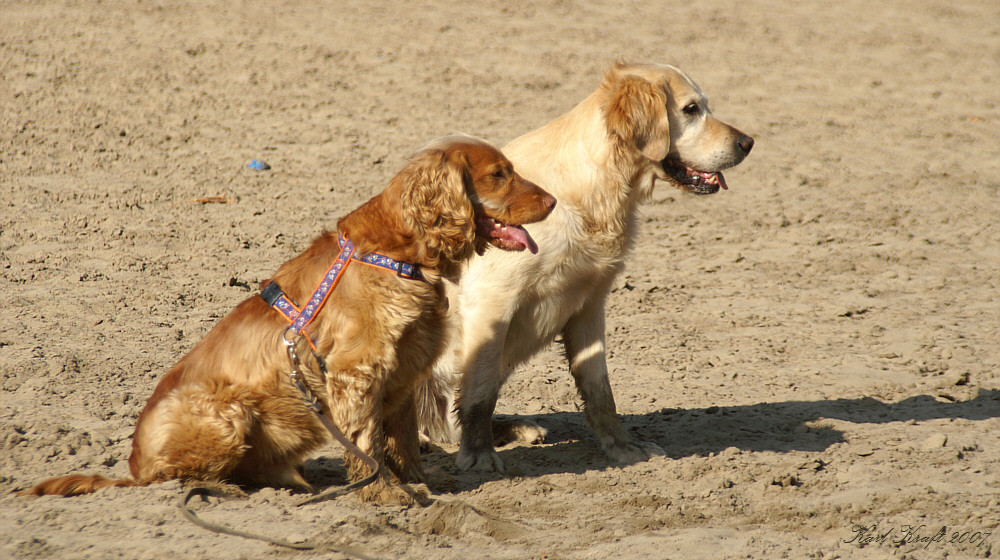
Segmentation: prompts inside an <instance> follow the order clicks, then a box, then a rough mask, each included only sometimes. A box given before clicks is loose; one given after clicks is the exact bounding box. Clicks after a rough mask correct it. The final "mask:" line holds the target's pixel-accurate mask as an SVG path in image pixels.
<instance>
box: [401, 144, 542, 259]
mask: <svg viewBox="0 0 1000 560" xmlns="http://www.w3.org/2000/svg"><path fill="white" fill-rule="evenodd" d="M397 178H398V179H400V180H401V182H402V183H404V184H405V185H406V187H405V188H404V189H403V190H402V193H401V197H402V202H403V213H404V220H405V221H406V222H407V225H408V226H409V227H410V228H411V229H412V230H413V232H414V237H415V239H416V240H418V241H420V242H423V243H425V244H428V245H429V248H430V249H431V250H432V251H433V252H435V253H437V254H438V255H440V256H442V257H444V258H447V259H448V260H451V261H459V260H462V259H464V258H467V257H468V256H470V255H471V253H472V252H473V251H475V252H477V253H480V254H481V253H482V252H483V251H485V249H486V247H487V245H490V244H492V245H494V246H496V247H499V248H501V249H505V250H508V251H523V250H525V249H528V250H529V251H531V252H532V253H535V252H537V251H538V246H537V245H536V244H535V242H534V240H533V239H532V238H531V236H530V235H528V232H527V231H525V229H524V228H523V227H521V226H523V225H524V224H530V223H533V222H537V221H540V220H542V219H544V218H545V217H546V216H548V215H549V213H550V212H551V211H552V209H553V208H554V207H555V204H556V199H555V197H553V196H552V195H550V194H549V193H547V192H545V191H544V190H543V189H541V188H540V187H539V186H538V185H536V184H534V183H532V182H530V181H528V180H526V179H524V178H523V177H521V176H520V175H518V174H517V173H516V172H515V171H514V166H513V165H512V164H511V163H510V160H508V159H507V158H506V157H505V156H504V155H503V153H502V152H501V151H500V150H498V149H497V148H496V147H494V146H493V145H492V144H490V143H489V142H486V141H484V140H480V139H478V138H473V137H471V136H451V137H447V138H442V139H438V140H435V141H433V142H431V143H430V144H429V145H428V146H426V147H425V148H423V149H422V150H421V151H420V152H418V153H417V155H415V156H414V157H413V159H412V160H411V161H410V163H409V165H407V166H406V167H405V168H404V169H403V171H401V172H400V174H399V176H398V177H397Z"/></svg>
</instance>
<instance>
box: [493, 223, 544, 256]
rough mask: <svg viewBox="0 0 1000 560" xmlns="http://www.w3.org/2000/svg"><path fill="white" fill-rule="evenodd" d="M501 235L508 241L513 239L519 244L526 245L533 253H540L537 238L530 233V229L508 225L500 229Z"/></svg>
mask: <svg viewBox="0 0 1000 560" xmlns="http://www.w3.org/2000/svg"><path fill="white" fill-rule="evenodd" d="M500 235H501V236H502V237H503V238H504V239H507V240H508V241H513V242H515V243H517V244H519V245H524V246H525V247H527V248H528V250H529V251H531V254H536V253H538V245H536V244H535V240H534V239H532V238H531V236H530V235H528V231H527V230H526V229H524V228H523V227H521V226H507V227H506V228H505V229H502V230H500Z"/></svg>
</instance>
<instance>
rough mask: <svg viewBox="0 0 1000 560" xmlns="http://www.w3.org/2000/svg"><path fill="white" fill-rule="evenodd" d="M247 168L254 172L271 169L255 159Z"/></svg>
mask: <svg viewBox="0 0 1000 560" xmlns="http://www.w3.org/2000/svg"><path fill="white" fill-rule="evenodd" d="M247 167H249V168H250V169H253V170H254V171H267V170H268V169H271V166H270V165H268V164H267V162H266V161H264V160H262V159H255V160H253V161H251V162H250V165H247Z"/></svg>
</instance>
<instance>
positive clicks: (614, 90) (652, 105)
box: [602, 67, 670, 161]
mask: <svg viewBox="0 0 1000 560" xmlns="http://www.w3.org/2000/svg"><path fill="white" fill-rule="evenodd" d="M604 84H605V87H606V89H607V96H606V98H605V101H604V105H603V107H602V110H603V112H604V120H605V122H606V123H607V126H608V131H609V132H610V133H612V134H614V135H615V136H618V137H619V138H621V139H622V140H623V141H624V142H626V143H628V144H631V145H633V146H635V148H636V149H638V150H639V151H640V152H642V154H643V155H644V156H646V157H647V158H649V159H651V160H653V161H660V160H662V159H663V158H665V157H667V152H668V151H669V150H670V121H669V119H668V117H667V96H666V94H665V93H664V92H663V90H662V89H661V88H659V87H657V86H656V85H655V84H653V83H651V82H649V81H647V80H644V79H643V78H640V77H639V76H632V75H624V76H622V75H619V74H618V68H617V67H615V68H613V69H612V70H609V71H608V73H607V74H605V77H604Z"/></svg>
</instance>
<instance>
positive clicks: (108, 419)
mask: <svg viewBox="0 0 1000 560" xmlns="http://www.w3.org/2000/svg"><path fill="white" fill-rule="evenodd" d="M265 4H266V5H265ZM679 4H680V3H661V4H660V5H656V4H655V3H649V2H642V3H640V2H633V1H631V0H628V1H625V2H608V3H591V2H585V1H581V0H561V1H553V2H547V1H546V2H540V3H539V2H528V1H520V0H519V1H514V2H480V1H474V2H461V3H445V2H439V3H434V4H429V5H421V4H419V3H414V2H399V3H393V4H392V5H383V6H379V7H371V6H369V3H368V2H357V1H353V0H350V1H340V2H330V3H325V2H318V1H315V0H312V1H310V0H306V1H287V2H271V3H256V2H227V1H219V0H203V1H201V2H190V3H179V2H171V3H166V2H160V1H155V0H154V1H148V0H142V1H132V2H125V1H117V0H109V1H105V2H79V1H69V0H67V1H65V2H52V1H31V2H27V1H25V2H12V1H7V0H0V74H2V78H0V103H2V106H0V209H2V210H0V212H2V213H0V216H2V219H0V290H2V296H3V298H2V299H3V310H2V311H0V316H2V320H0V373H2V380H0V382H2V392H0V445H2V451H0V493H2V496H0V557H4V558H130V559H132V558H158V559H159V558H248V559H256V558H275V557H281V558H292V557H319V556H323V557H329V556H330V554H329V553H318V552H295V551H290V550H286V549H279V548H276V547H274V546H272V545H268V544H263V543H258V542H254V541H248V540H242V539H239V538H236V537H229V536H220V535H216V534H213V533H209V532H206V531H203V530H202V529H199V528H197V527H195V526H193V525H191V524H189V523H188V522H186V521H185V520H183V519H182V518H181V517H180V516H179V515H178V513H177V510H176V508H175V505H176V501H177V499H178V497H179V496H180V494H181V493H182V488H181V486H180V485H179V484H177V483H170V484H165V485H160V486H154V487H150V488H139V489H136V488H129V489H108V490H106V491H102V492H100V493H98V494H95V495H91V496H85V497H79V498H70V499H65V498H53V497H46V498H42V499H27V498H21V497H15V496H13V495H11V494H10V492H11V491H13V490H17V489H22V488H25V487H27V486H29V485H31V484H33V483H34V482H36V481H38V480H39V479H40V478H41V477H45V476H54V475H61V474H66V473H70V472H87V473H101V474H105V475H108V476H125V475H126V474H127V472H128V469H127V461H126V459H127V457H128V453H129V446H130V440H129V437H130V435H131V432H132V428H133V425H134V423H135V419H136V417H137V415H138V413H139V410H140V409H141V407H142V405H143V403H144V402H145V400H146V398H148V396H149V395H150V393H151V391H152V389H153V387H154V385H155V383H156V381H157V379H158V378H159V377H160V376H161V375H162V374H163V373H164V372H165V371H166V370H167V369H168V368H169V367H170V366H171V365H172V364H173V363H174V362H175V361H176V360H177V359H178V358H179V357H180V356H181V355H183V353H184V352H185V351H187V350H188V349H190V348H191V346H192V345H193V344H194V343H195V342H196V341H197V340H198V339H199V338H200V337H201V336H202V334H204V333H205V332H206V331H207V330H208V329H209V328H210V327H211V326H212V325H213V324H214V322H215V321H217V320H218V319H219V318H220V317H221V316H222V315H224V314H225V313H226V312H227V311H228V310H229V309H231V308H232V307H233V306H234V305H235V304H236V303H238V302H239V301H241V300H242V299H243V298H246V297H248V296H249V295H252V294H253V293H254V291H255V289H256V286H257V284H258V282H259V281H260V280H262V279H264V278H267V277H268V276H270V274H271V273H272V272H273V271H274V270H275V269H276V268H277V266H278V265H279V264H280V263H282V262H284V261H285V260H287V259H288V258H290V257H292V256H294V255H295V254H296V253H297V252H298V251H299V250H301V249H302V248H304V246H305V245H306V243H307V242H308V240H309V239H310V238H311V237H312V236H313V235H314V234H316V233H317V232H318V231H320V230H321V229H322V228H324V227H332V225H333V224H334V222H335V220H336V219H337V218H338V217H339V216H341V215H343V214H345V213H346V212H347V211H349V210H350V209H352V208H354V207H355V206H357V205H358V204H359V203H361V202H362V201H364V200H366V199H367V198H368V197H370V196H371V195H372V194H373V193H375V192H377V191H379V190H381V189H382V188H383V186H384V185H385V184H386V183H387V181H388V179H389V178H390V177H391V176H392V175H393V174H394V172H395V171H397V170H398V169H399V168H400V166H401V165H402V162H403V161H404V158H405V157H406V155H407V154H409V153H411V152H412V151H413V150H415V149H417V148H418V147H420V146H421V145H422V144H423V143H424V142H426V141H427V140H429V139H431V138H434V137H437V136H440V135H444V134H447V133H450V132H453V131H465V132H469V133H472V134H476V135H479V136H483V137H485V138H488V139H491V140H493V141H495V142H497V143H499V144H503V143H505V142H507V141H508V140H510V139H512V138H514V137H515V136H517V135H519V134H521V133H523V132H526V131H528V130H531V129H533V128H536V127H538V126H540V125H542V124H544V123H545V122H548V121H549V120H551V119H553V118H555V117H556V116H558V115H560V114H562V113H563V112H565V111H566V110H568V109H569V108H570V107H572V106H573V105H574V104H575V103H576V102H578V101H579V100H581V99H583V97H585V96H586V95H587V94H588V93H589V92H590V91H591V90H592V89H593V88H594V87H595V85H596V83H597V80H598V78H599V76H600V73H601V70H602V68H604V67H605V66H606V65H607V64H609V63H610V62H611V61H613V60H615V59H616V58H624V59H627V60H634V61H655V62H667V63H673V64H676V65H678V66H680V67H682V68H684V69H686V70H687V71H688V72H689V73H690V74H691V75H692V76H693V77H694V78H695V80H697V81H698V82H699V83H700V84H701V86H702V88H703V89H704V90H705V91H706V92H707V93H708V94H709V96H710V97H711V98H712V104H713V107H714V109H715V111H716V113H717V114H718V115H719V116H721V117H722V118H723V119H725V120H727V121H729V122H731V123H732V124H734V125H736V126H737V127H739V128H740V129H742V130H744V131H746V132H748V133H750V134H752V135H753V136H755V138H756V140H757V145H756V147H755V148H754V151H753V153H752V154H751V155H750V157H749V158H748V159H747V161H746V162H745V163H744V164H743V165H741V166H740V167H738V168H737V169H734V170H733V171H732V172H730V173H728V174H727V178H728V180H729V184H730V187H731V190H729V191H725V192H722V193H720V194H717V195H714V196H710V197H696V196H693V195H687V194H684V193H681V192H679V191H676V190H674V189H672V188H671V187H669V186H666V185H663V186H661V187H659V188H658V190H657V192H656V193H655V195H654V197H653V200H651V201H650V202H649V203H647V204H646V205H645V206H644V214H643V221H644V224H643V227H642V235H641V238H640V240H639V243H638V247H637V250H636V251H635V253H634V254H633V255H632V257H631V259H630V261H629V268H628V271H627V273H626V275H625V276H623V277H622V278H621V279H620V281H619V282H618V283H617V287H616V289H615V290H614V292H613V293H612V294H611V298H610V307H609V312H608V331H609V347H610V349H611V354H610V356H609V362H610V363H609V365H610V368H611V369H612V384H613V386H614V388H615V391H616V396H617V402H618V406H619V410H620V412H621V413H622V414H623V416H624V418H625V421H626V423H627V425H628V427H629V429H631V430H632V431H633V432H634V433H635V434H636V435H637V437H640V438H642V439H645V440H651V441H655V442H657V443H659V444H660V445H661V446H662V447H663V448H664V449H665V450H666V451H667V454H668V456H667V457H665V458H657V459H654V460H651V461H649V462H644V463H640V464H636V465H633V466H629V467H626V468H612V467H610V466H609V465H608V463H607V461H606V459H605V458H604V457H603V456H602V455H601V453H600V451H599V449H598V445H597V442H596V441H595V439H594V438H593V436H592V435H591V432H590V431H589V429H588V428H587V426H586V423H585V421H584V419H583V416H582V413H581V412H580V401H579V398H578V397H577V395H576V393H575V390H574V388H573V385H572V382H571V378H570V376H569V375H568V374H567V372H566V368H565V366H564V364H563V363H562V359H561V358H560V356H559V355H558V353H557V352H556V351H555V349H553V350H552V351H550V352H548V353H546V354H544V355H542V356H540V357H539V358H538V359H536V360H535V361H533V362H532V363H531V364H530V365H529V366H528V367H525V368H523V369H522V370H521V371H519V372H518V373H516V374H515V375H514V376H513V378H512V380H511V382H510V384H509V385H508V386H507V387H506V388H505V390H504V393H503V395H502V397H501V401H500V404H499V407H500V412H501V413H503V414H511V415H522V416H527V417H530V418H532V419H535V420H537V421H538V422H539V423H541V424H543V425H545V426H546V427H548V428H549V429H550V430H551V432H550V436H549V438H548V440H547V441H546V442H545V443H544V444H543V445H538V446H530V445H514V446H509V447H505V448H503V449H502V450H501V456H502V457H503V459H504V461H505V462H506V463H507V464H508V465H513V466H514V468H513V471H514V472H513V475H512V476H509V477H501V476H489V475H482V474H470V473H463V472H459V471H458V470H457V469H456V468H455V466H454V463H453V455H454V452H455V451H456V449H455V448H454V447H448V446H446V447H444V448H441V449H435V450H433V451H432V452H430V453H428V454H426V455H425V456H424V459H423V460H424V464H425V466H426V467H427V468H428V469H429V470H430V471H431V472H432V473H434V478H435V480H437V481H438V483H437V487H436V488H434V494H433V498H434V502H433V504H431V505H429V506H427V507H414V508H410V509H401V508H391V507H376V506H372V505H362V504H360V503H358V502H357V500H356V499H355V498H354V497H345V498H341V499H338V500H334V501H328V502H325V503H321V504H316V505H310V506H305V507H300V508H297V507H295V506H294V505H293V504H294V502H295V500H296V499H297V497H298V496H297V495H294V494H291V493H289V492H288V491H285V490H274V489H263V490H259V491H254V492H252V493H251V495H250V497H249V499H247V500H232V501H224V502H222V503H212V504H204V505H202V506H199V507H200V511H201V513H202V515H203V516H205V517H206V518H209V519H213V520H217V521H225V522H227V523H231V524H234V525H237V526H239V527H241V528H244V529H247V530H254V531H259V532H266V533H269V534H272V535H275V536H280V537H284V538H290V539H292V540H298V541H302V540H312V541H315V542H319V543H327V544H351V545H353V546H356V547H358V548H359V549H363V550H366V551H368V553H369V554H372V555H377V556H379V557H383V558H414V559H439V558H456V559H458V558H462V559H465V558H503V559H506V558H510V559H520V558H536V559H543V558H544V559H584V558H595V559H604V558H635V559H640V558H657V559H664V558H672V559H685V558H741V559H742V558H755V559H771V558H814V559H833V558H876V559H878V558H899V559H903V558H910V559H932V558H935V559H936V558H944V557H948V558H986V557H995V556H996V555H997V553H998V548H1000V531H997V528H998V525H1000V501H998V499H1000V437H998V434H1000V223H998V218H1000V193H998V190H1000V93H998V92H1000V62H998V61H1000V31H998V30H1000V4H998V3H996V2H994V1H974V0H959V1H955V0H947V1H945V0H940V1H934V0H913V1H910V2H872V1H870V0H843V1H841V2H836V3H830V2H825V3H818V2H813V3H807V2H791V1H779V0H750V1H746V2H739V3H730V2H722V1H720V0H703V1H701V2H697V3H690V5H679ZM253 158H260V159H264V160H266V161H267V162H268V163H270V165H271V166H272V169H271V170H270V171H265V172H259V171H253V170H250V169H247V164H248V162H250V160H251V159H253ZM203 197H222V199H223V200H225V201H226V202H223V203H206V204H203V203H199V202H191V201H192V200H195V199H199V198H203ZM307 466H308V473H307V474H308V475H309V477H310V478H311V479H312V480H314V481H316V482H317V483H318V484H320V485H321V486H325V485H330V484H337V483H341V482H343V480H344V476H343V468H342V462H341V452H340V450H339V449H338V448H336V447H334V446H333V445H331V446H330V447H328V448H325V449H324V450H322V452H321V453H319V454H318V455H317V457H316V458H315V459H314V460H310V461H309V463H308V465H307ZM859 527H864V528H866V529H865V530H864V531H862V530H860V529H858V528H859ZM987 533H992V534H989V535H987ZM334 557H338V556H337V555H334Z"/></svg>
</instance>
